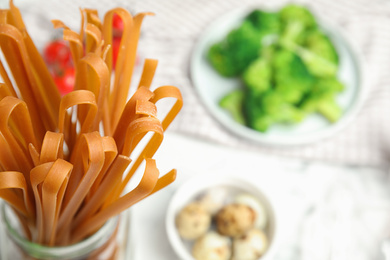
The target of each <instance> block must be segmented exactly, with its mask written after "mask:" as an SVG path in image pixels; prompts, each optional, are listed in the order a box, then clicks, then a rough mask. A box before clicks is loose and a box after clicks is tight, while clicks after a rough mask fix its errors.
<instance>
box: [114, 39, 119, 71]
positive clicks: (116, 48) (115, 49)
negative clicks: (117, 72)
mask: <svg viewBox="0 0 390 260" xmlns="http://www.w3.org/2000/svg"><path fill="white" fill-rule="evenodd" d="M120 44H121V38H120V37H114V39H112V67H113V68H114V69H115V65H116V60H117V58H118V53H119V46H120Z"/></svg>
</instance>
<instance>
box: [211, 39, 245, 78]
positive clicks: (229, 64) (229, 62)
mask: <svg viewBox="0 0 390 260" xmlns="http://www.w3.org/2000/svg"><path fill="white" fill-rule="evenodd" d="M208 59H209V61H210V63H211V65H212V66H213V67H214V69H215V70H216V71H217V72H218V73H219V74H221V75H222V76H226V77H230V76H234V75H237V73H238V72H237V67H236V66H235V63H234V60H233V58H232V55H231V53H230V51H229V48H228V47H227V46H226V43H224V42H220V43H216V44H214V45H213V46H211V48H210V50H209V52H208Z"/></svg>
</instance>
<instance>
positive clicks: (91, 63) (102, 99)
mask: <svg viewBox="0 0 390 260" xmlns="http://www.w3.org/2000/svg"><path fill="white" fill-rule="evenodd" d="M78 68H79V72H78V73H77V77H76V84H75V88H76V89H86V90H89V91H91V92H92V93H93V94H94V95H95V97H96V103H97V107H98V111H97V116H96V118H95V120H94V123H93V128H92V129H93V130H94V131H97V130H99V123H100V122H101V121H102V120H103V111H104V110H106V109H108V101H107V99H106V97H107V92H108V91H109V84H110V75H109V72H108V68H107V66H106V64H105V63H104V61H103V60H102V59H101V57H100V56H99V55H97V54H95V53H88V54H87V55H86V56H85V57H84V58H83V59H81V60H80V63H79V67H78ZM86 114H87V112H86V111H85V109H82V108H80V111H79V113H78V118H79V119H80V120H83V119H84V117H85V116H86Z"/></svg>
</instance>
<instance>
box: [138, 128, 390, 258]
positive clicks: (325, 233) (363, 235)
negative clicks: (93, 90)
mask: <svg viewBox="0 0 390 260" xmlns="http://www.w3.org/2000/svg"><path fill="white" fill-rule="evenodd" d="M155 159H156V161H157V166H158V167H159V169H160V171H161V174H164V173H165V172H168V171H169V170H170V169H172V168H176V169H177V171H178V177H177V180H176V181H175V182H174V183H173V184H172V185H171V186H169V187H167V188H166V189H164V190H162V191H160V192H158V193H156V194H155V195H153V196H151V197H149V198H147V199H145V200H144V201H142V202H140V203H139V204H138V205H136V206H134V207H133V208H132V230H131V235H132V237H133V238H132V239H133V247H134V259H135V260H145V259H148V260H149V259H150V260H154V259H156V260H172V259H178V257H177V256H176V255H175V253H174V251H173V249H172V248H171V246H170V244H169V241H168V237H167V235H166V231H165V214H166V209H167V207H168V204H169V201H170V198H171V197H172V196H173V194H174V192H175V191H176V189H177V188H178V187H179V186H180V185H181V184H182V183H183V182H185V181H186V180H188V179H189V178H191V176H194V175H196V174H199V173H205V172H209V173H210V174H214V173H215V174H216V173H228V174H239V175H240V176H243V177H244V178H249V179H250V180H252V182H253V183H255V184H256V185H259V186H260V187H261V188H262V189H263V190H265V191H266V193H267V194H268V195H269V196H270V197H271V199H272V201H273V202H274V206H276V208H277V212H278V213H279V215H280V216H281V223H280V229H281V238H282V239H281V241H280V243H279V246H278V248H279V250H277V254H276V257H275V259H308V260H309V259H310V260H313V259H316V260H317V259H318V260H321V259H324V260H325V259H355V260H356V259H362V260H363V259H378V260H379V259H383V253H382V252H381V245H382V241H383V239H384V238H387V237H388V236H389V235H388V234H390V229H389V223H390V221H389V217H388V212H390V192H389V191H390V189H388V186H389V182H388V176H387V170H386V169H380V168H364V167H359V168H357V167H346V166H338V165H327V164H324V163H315V162H310V163H308V162H303V161H297V160H291V159H283V158H280V157H279V158H276V157H266V156H264V155H260V154H257V153H253V152H246V151H243V150H234V149H231V148H226V147H223V146H218V145H214V144H210V143H205V142H203V141H200V140H197V139H192V138H190V137H186V136H182V135H178V134H172V133H169V131H168V133H167V134H166V136H165V139H164V142H163V144H162V146H161V147H160V149H159V151H158V152H157V154H156V156H155Z"/></svg>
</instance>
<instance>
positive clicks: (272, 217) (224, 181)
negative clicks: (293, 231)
mask: <svg viewBox="0 0 390 260" xmlns="http://www.w3.org/2000/svg"><path fill="white" fill-rule="evenodd" d="M216 187H226V188H228V189H229V192H230V191H231V192H232V193H238V192H246V193H249V194H251V195H253V196H254V197H256V198H257V199H259V201H260V202H261V203H262V205H263V206H264V208H265V211H266V214H267V217H268V223H267V228H266V230H265V232H266V234H267V238H268V240H269V246H268V249H267V251H266V253H265V254H264V255H263V256H262V257H261V258H259V259H260V260H269V259H272V256H273V255H274V253H275V248H276V245H277V241H278V235H277V234H278V232H279V230H278V228H279V226H278V223H279V222H278V220H277V218H278V217H277V213H276V210H275V207H274V206H273V203H271V200H270V198H269V197H267V195H266V194H265V193H264V192H263V191H261V190H260V188H259V187H257V186H255V185H254V184H252V183H251V182H250V181H249V180H246V179H243V178H240V177H238V176H227V175H222V174H216V175H213V174H202V175H198V176H196V177H193V178H191V179H190V180H189V181H187V182H186V183H185V184H183V185H182V186H181V187H180V188H179V189H178V190H177V191H176V193H175V194H174V196H173V197H172V199H171V202H170V204H169V206H168V210H167V216H166V222H165V224H166V231H167V234H168V239H169V242H170V243H171V245H172V247H173V249H174V251H175V252H176V254H177V255H178V256H179V257H180V259H183V260H194V258H193V257H192V255H191V246H192V243H190V242H188V241H185V240H183V239H182V238H181V237H180V235H179V233H178V230H177V228H176V224H175V218H176V216H177V214H178V213H179V211H180V210H181V209H182V208H183V207H184V206H185V205H187V204H188V203H189V202H191V201H193V200H194V199H196V198H197V196H199V195H200V194H202V193H203V192H205V191H207V190H208V189H210V188H216Z"/></svg>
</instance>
